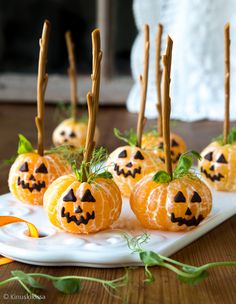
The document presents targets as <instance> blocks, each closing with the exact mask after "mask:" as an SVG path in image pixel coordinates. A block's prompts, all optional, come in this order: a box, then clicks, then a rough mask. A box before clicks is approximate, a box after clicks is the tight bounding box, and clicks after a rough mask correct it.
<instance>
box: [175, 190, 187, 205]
mask: <svg viewBox="0 0 236 304" xmlns="http://www.w3.org/2000/svg"><path fill="white" fill-rule="evenodd" d="M174 201H175V203H185V202H186V198H185V196H184V195H183V192H182V191H178V192H177V194H176V196H175V197H174Z"/></svg>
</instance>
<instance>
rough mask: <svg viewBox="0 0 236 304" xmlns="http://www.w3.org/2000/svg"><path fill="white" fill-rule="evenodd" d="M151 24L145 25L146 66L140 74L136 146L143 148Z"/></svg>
mask: <svg viewBox="0 0 236 304" xmlns="http://www.w3.org/2000/svg"><path fill="white" fill-rule="evenodd" d="M149 47H150V41H149V26H148V25H147V24H145V25H144V68H143V75H140V85H141V101H140V110H139V114H138V123H137V143H136V146H137V147H140V148H141V143H142V134H143V128H144V124H145V122H146V118H145V117H144V112H145V106H146V97H147V86H148V68H149Z"/></svg>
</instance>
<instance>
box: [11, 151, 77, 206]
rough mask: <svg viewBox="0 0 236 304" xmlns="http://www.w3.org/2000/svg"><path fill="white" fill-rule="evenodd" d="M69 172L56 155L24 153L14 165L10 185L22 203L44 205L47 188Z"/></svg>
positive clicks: (68, 167)
mask: <svg viewBox="0 0 236 304" xmlns="http://www.w3.org/2000/svg"><path fill="white" fill-rule="evenodd" d="M69 172H71V168H70V166H68V164H67V163H66V162H65V161H64V160H62V159H61V158H60V157H59V156H58V155H56V154H49V155H44V156H40V155H38V154H37V153H24V154H21V155H19V156H18V157H17V159H16V160H15V162H14V164H13V165H12V167H11V169H10V173H9V180H8V184H9V188H10V191H11V193H12V194H13V195H14V196H15V197H16V198H17V199H18V200H20V201H21V202H25V203H29V204H33V205H42V204H43V195H44V192H45V191H46V189H47V187H48V186H49V185H50V184H51V183H52V182H53V181H54V180H55V179H56V178H58V177H59V176H61V175H63V174H68V173H69Z"/></svg>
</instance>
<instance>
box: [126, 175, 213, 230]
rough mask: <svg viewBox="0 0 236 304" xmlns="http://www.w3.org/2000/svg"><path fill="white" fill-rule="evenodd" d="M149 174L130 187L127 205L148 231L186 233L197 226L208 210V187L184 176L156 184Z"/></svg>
mask: <svg viewBox="0 0 236 304" xmlns="http://www.w3.org/2000/svg"><path fill="white" fill-rule="evenodd" d="M153 177H154V176H153V174H149V175H148V176H145V177H144V178H143V179H141V180H140V181H139V182H138V183H137V184H136V185H135V187H134V189H133V192H132V194H131V197H130V205H131V209H132V210H133V212H134V214H135V215H136V216H137V218H138V220H139V221H140V223H141V224H142V225H143V226H144V227H145V228H148V229H160V230H169V231H183V230H190V229H192V228H194V227H196V226H198V225H199V224H200V222H201V221H203V220H204V219H205V218H206V217H207V215H208V214H209V213H210V211H211V208H212V196H211V192H210V190H209V188H208V187H207V186H206V185H205V184H204V183H203V182H202V181H201V180H200V179H199V178H197V177H196V176H194V177H193V176H192V177H191V176H188V175H185V176H184V177H181V178H176V179H173V180H172V181H169V182H164V183H160V182H156V181H154V180H153Z"/></svg>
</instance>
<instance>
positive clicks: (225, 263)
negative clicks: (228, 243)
mask: <svg viewBox="0 0 236 304" xmlns="http://www.w3.org/2000/svg"><path fill="white" fill-rule="evenodd" d="M222 266H236V261H232V262H229V261H227V262H214V263H208V264H206V265H203V266H200V267H198V270H199V271H203V270H207V269H209V268H213V267H222Z"/></svg>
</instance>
